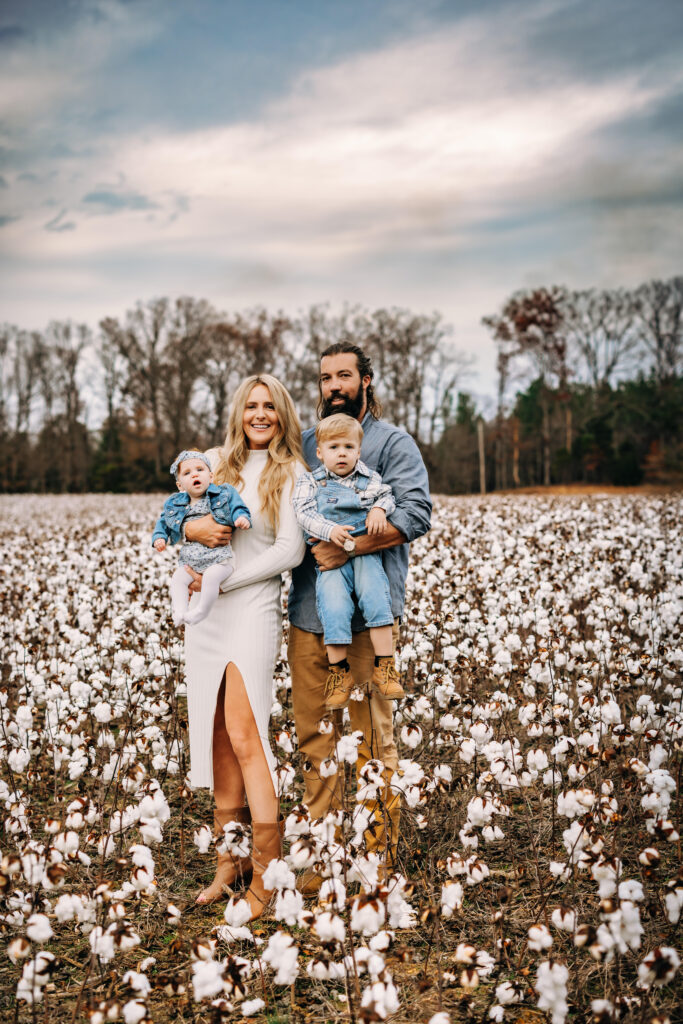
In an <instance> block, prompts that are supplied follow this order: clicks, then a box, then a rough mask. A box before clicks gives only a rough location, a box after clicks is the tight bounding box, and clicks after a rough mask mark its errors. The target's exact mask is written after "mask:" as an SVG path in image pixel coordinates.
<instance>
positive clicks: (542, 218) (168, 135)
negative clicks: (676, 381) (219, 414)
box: [0, 0, 683, 361]
mask: <svg viewBox="0 0 683 1024" xmlns="http://www.w3.org/2000/svg"><path fill="white" fill-rule="evenodd" d="M624 4H626V5H627V6H626V10H627V19H626V20H628V18H629V17H630V18H632V24H633V25H636V26H639V27H640V29H642V31H640V34H639V35H638V36H634V38H633V39H632V40H631V43H630V45H627V41H628V38H629V36H628V31H627V28H625V27H624V26H623V25H622V24H621V23H620V24H619V25H618V26H617V27H615V26H614V25H612V24H611V22H610V17H609V16H608V14H607V13H606V11H605V10H604V9H606V8H609V11H610V12H611V16H612V18H613V19H614V18H616V19H617V20H618V19H619V13H620V6H619V3H607V2H606V3H605V4H604V5H599V11H598V10H597V8H596V10H595V11H593V12H592V13H591V10H592V8H591V5H589V4H587V3H585V2H584V0H571V2H565V0H530V2H519V0H517V2H506V3H505V4H500V5H497V6H496V7H495V10H494V11H492V8H491V5H490V4H488V5H487V4H482V5H479V6H477V5H470V7H471V8H474V7H476V10H474V13H471V14H469V15H467V16H459V17H458V18H457V19H455V20H454V19H453V18H451V19H445V20H444V21H443V22H442V23H441V24H439V25H438V27H436V28H435V27H434V23H433V21H432V22H430V21H429V19H428V18H427V19H425V23H424V25H422V26H421V28H420V31H419V32H417V31H415V32H412V33H411V34H407V33H406V34H404V36H403V37H402V38H398V37H396V38H394V39H393V40H392V41H391V42H390V43H386V42H384V43H383V44H382V45H372V46H370V45H367V44H366V48H365V49H364V50H359V51H357V52H354V53H347V54H345V55H344V56H343V57H338V58H336V59H334V60H333V61H330V62H329V63H327V64H326V65H325V66H318V67H310V66H309V67H305V68H301V70H300V71H299V73H298V74H297V75H295V76H294V77H293V78H292V79H291V81H290V83H289V86H288V87H287V88H286V89H283V90H282V91H281V92H280V93H279V94H278V95H277V96H276V97H275V98H271V99H270V100H269V101H268V102H262V103H261V104H260V106H258V105H256V106H255V105H253V104H252V106H251V107H250V108H249V115H248V116H244V117H243V118H242V119H241V120H235V118H234V106H233V105H231V104H230V103H227V102H226V112H224V116H223V117H222V118H221V119H220V120H217V119H216V118H214V120H213V121H212V123H210V124H209V125H208V126H207V124H206V122H205V121H202V126H201V127H192V128H187V127H182V126H181V127H177V123H176V122H172V121H171V120H169V119H168V118H165V117H164V116H162V115H161V114H159V116H158V117H155V118H151V119H149V120H148V121H147V122H146V123H144V124H143V125H141V126H140V127H139V128H138V127H136V128H135V129H134V130H130V124H132V123H134V122H132V121H131V122H126V121H125V118H123V119H122V118H121V117H120V116H119V114H117V102H118V100H119V90H118V89H117V88H116V84H117V83H116V79H111V78H108V77H107V73H108V72H107V73H105V72H106V68H107V61H110V62H111V61H113V60H114V56H115V55H116V54H121V55H122V60H125V59H127V57H128V56H129V55H130V54H131V53H132V52H134V50H135V47H136V46H138V45H139V43H140V40H141V39H144V38H146V37H148V38H152V36H151V35H150V33H152V32H153V31H154V29H153V28H151V27H149V26H148V25H147V23H146V22H147V21H150V20H151V15H150V12H151V11H152V10H153V6H149V5H145V6H143V9H142V11H143V13H142V16H141V19H140V20H141V28H140V34H139V35H136V32H137V27H136V25H135V24H134V19H133V20H131V19H130V18H129V17H128V15H129V12H130V11H132V10H133V9H134V7H135V5H132V6H131V7H130V8H128V7H127V6H126V5H123V4H121V3H114V4H113V6H112V9H113V10H115V11H116V12H117V15H116V16H117V18H120V21H119V22H116V21H114V22H112V21H111V15H110V13H109V8H108V5H106V4H105V5H104V7H103V11H104V13H102V12H100V13H101V16H102V17H104V18H108V19H109V20H108V21H106V22H105V23H98V24H97V25H96V24H95V21H93V20H92V19H91V21H90V22H88V25H87V26H86V28H84V27H83V26H80V27H79V28H78V29H77V30H75V32H74V37H73V39H72V37H71V36H70V37H69V39H68V40H67V41H66V42H63V45H62V56H61V58H60V60H59V61H58V60H56V59H55V61H54V62H53V63H50V61H49V60H48V61H47V62H46V66H45V68H44V71H45V74H46V75H47V78H48V80H50V76H51V75H54V76H57V77H59V76H60V75H61V76H65V78H64V80H63V81H62V80H61V79H60V81H61V85H60V88H59V89H57V92H56V98H55V100H54V105H53V106H52V107H50V105H49V103H48V102H47V100H48V98H47V97H46V95H44V93H41V96H43V99H41V101H40V102H41V103H42V102H45V103H46V104H47V105H46V106H44V107H42V108H40V110H42V113H41V114H40V116H39V117H38V122H39V125H40V129H41V130H40V131H38V129H36V131H35V132H34V133H33V134H32V135H31V138H32V139H33V141H34V142H35V144H36V145H38V141H36V140H38V139H39V137H40V145H42V146H43V149H42V150H41V154H42V156H41V159H37V160H35V161H30V162H29V161H28V160H27V159H26V158H25V156H23V157H22V158H21V159H22V161H23V163H22V166H21V168H20V169H21V170H24V169H30V170H29V173H32V174H35V175H36V176H37V177H40V178H41V179H42V181H41V182H31V181H29V180H26V179H24V180H23V181H21V182H16V183H14V182H13V192H12V197H13V200H14V198H15V195H16V196H17V205H16V206H15V209H16V210H17V211H18V212H20V213H21V216H22V225H21V231H19V230H18V229H17V230H16V231H14V233H13V234H12V244H13V247H14V248H13V250H12V252H13V255H14V257H15V259H17V260H18V261H19V265H20V266H21V267H22V268H28V267H30V266H34V267H36V273H37V272H38V268H40V270H41V272H43V273H45V274H49V269H48V268H49V267H50V265H51V261H52V264H53V265H54V266H55V267H58V268H59V271H60V274H61V275H63V276H62V277H61V278H60V280H61V281H62V282H63V290H62V292H61V293H60V294H59V295H58V296H57V295H55V297H54V301H55V302H59V303H60V308H62V306H63V305H65V304H66V303H67V301H68V300H69V296H72V301H73V302H74V303H77V304H79V306H78V308H74V309H73V312H72V315H75V316H79V317H80V316H83V315H85V313H84V312H82V309H83V304H86V307H87V308H88V309H93V310H94V316H95V318H96V317H97V316H99V315H102V314H103V313H106V312H111V311H112V309H111V307H109V309H108V308H107V304H108V303H111V302H114V301H115V302H117V303H118V302H120V303H127V304H130V303H132V302H133V301H134V300H135V299H137V298H144V297H145V295H144V290H146V291H147V294H154V293H158V294H164V293H169V292H170V293H176V294H178V293H190V294H192V293H193V294H197V295H207V296H208V297H210V298H212V299H213V300H214V301H216V302H217V303H218V304H219V305H221V306H224V305H225V304H226V303H228V304H232V305H238V306H243V305H246V304H249V303H252V302H257V301H262V302H267V303H270V304H273V305H277V306H285V307H286V308H288V309H290V310H292V309H295V308H296V307H297V306H303V305H306V304H308V303H309V302H311V301H320V300H326V299H330V300H331V301H332V302H342V301H343V300H344V299H350V300H351V301H356V300H357V301H360V302H364V303H365V304H367V305H370V306H377V305H391V304H405V305H410V306H412V307H413V308H415V309H416V310H419V311H424V312H429V311H430V310H432V309H434V308H437V309H441V310H443V312H444V313H445V315H446V316H447V318H448V319H449V320H451V321H452V322H454V324H455V326H456V331H457V337H458V339H459V341H460V343H461V344H464V346H465V347H469V348H471V349H475V348H477V349H479V350H480V351H482V352H484V350H485V347H486V346H485V345H484V343H483V341H482V339H483V338H484V337H485V335H484V332H483V331H482V329H481V327H480V325H479V319H480V317H481V315H482V314H485V313H490V312H493V311H494V310H495V309H496V308H497V307H498V306H499V305H500V304H501V303H502V301H503V300H504V299H505V297H506V295H507V294H509V293H510V292H511V291H512V290H514V289H515V288H518V287H521V286H525V285H527V284H539V283H552V282H554V281H564V282H566V283H568V284H572V285H577V286H583V285H589V284H594V283H595V284H598V283H604V284H618V283H624V284H627V283H635V282H636V281H637V280H638V278H639V276H642V277H645V276H649V275H650V274H661V275H662V276H666V274H667V273H670V272H673V271H672V269H669V270H667V268H669V267H670V266H671V264H672V261H673V263H674V264H675V262H676V259H678V261H679V262H680V255H681V243H680V210H681V192H680V184H679V183H680V180H681V173H682V172H683V146H682V144H681V140H680V138H679V133H678V130H677V120H676V116H675V114H676V100H675V98H676V97H678V96H679V95H680V94H681V92H682V91H683V72H682V70H681V69H683V61H680V60H679V61H676V60H674V59H673V56H672V55H673V52H674V47H675V46H678V49H679V52H680V49H681V47H680V43H679V42H678V43H676V42H674V41H673V33H669V34H668V35H667V43H666V48H665V49H666V53H667V57H666V59H664V60H658V59H657V55H656V50H655V47H654V43H653V39H654V36H655V35H656V32H655V31H654V30H652V31H650V30H648V29H646V28H645V27H643V19H644V18H646V16H645V15H644V14H641V13H636V8H635V6H634V4H633V3H632V0H624ZM594 6H595V5H594ZM437 7H438V4H437V5H435V6H434V8H433V9H436V8H437ZM462 9H463V5H459V8H458V10H459V11H460V10H462ZM658 10H659V7H657V11H658ZM584 15H585V25H586V26H587V27H588V29H590V32H591V33H592V38H590V39H587V38H586V39H584V37H583V36H582V35H581V33H580V31H579V30H577V32H576V33H575V37H574V42H573V44H572V48H571V49H572V52H571V53H569V52H567V49H568V48H567V46H566V44H565V43H564V42H563V36H562V33H563V32H564V29H565V26H566V23H567V20H571V19H576V21H577V24H580V23H581V19H582V17H584ZM658 17H659V14H658V13H656V12H655V14H653V15H652V20H653V21H655V22H656V21H657V18H658ZM660 21H661V19H660ZM103 24H104V25H105V26H107V27H111V34H112V35H113V36H114V37H115V39H114V43H113V44H112V45H111V47H109V44H107V43H105V42H103V41H102V40H99V41H98V42H97V44H96V45H95V46H94V51H95V57H94V58H93V59H92V60H91V59H90V56H88V58H87V61H86V66H85V68H84V69H83V68H80V67H78V68H77V70H75V71H74V70H73V69H72V68H71V67H70V64H69V61H73V57H74V50H75V47H76V45H78V46H79V47H82V46H83V45H84V40H88V39H90V37H91V36H92V37H94V36H95V35H96V34H98V33H100V34H101V33H102V31H103ZM667 24H668V22H667V23H666V24H665V22H664V21H661V24H660V25H659V29H658V31H660V32H663V31H664V28H665V27H666V25H667ZM96 29H97V31H96ZM117 33H118V34H117ZM653 33H654V35H653ZM641 36H642V43H641ZM74 40H75V42H74ZM611 40H615V41H616V45H614V46H611ZM184 44H186V51H185V52H186V58H187V60H188V61H190V62H192V61H193V60H194V61H196V60H198V59H200V58H199V57H198V55H197V52H196V50H195V49H193V39H192V38H191V37H190V36H187V37H186V38H184ZM600 50H602V51H604V52H605V54H607V55H608V56H606V58H605V62H604V66H601V65H600V63H599V61H598V60H597V54H598V53H599V52H600ZM65 55H66V56H65ZM103 57H104V62H103V64H104V70H103V65H98V63H97V61H98V60H101V59H102V58H103ZM141 59H142V58H141ZM144 59H145V60H146V59H147V55H146V53H145V57H144ZM273 59H275V56H274V57H273ZM65 63H66V67H65V66H64V65H65ZM583 63H585V65H586V68H587V72H586V73H583V72H582V64H583ZM76 65H77V62H76ZM127 67H128V65H126V68H127ZM39 70H40V75H39V77H41V75H42V69H39ZM34 71H35V67H34ZM2 75H3V72H2V71H0V80H1V78H2ZM97 76H101V79H100V78H98V77H97ZM96 80H97V81H100V85H98V86H97V88H95V85H94V83H95V81H96ZM48 84H49V82H48ZM176 84H177V83H176ZM0 85H1V81H0ZM40 88H41V89H42V90H43V91H44V90H45V89H46V88H47V86H46V85H45V83H44V82H43V81H42V78H41V86H40ZM129 88H130V86H129ZM92 89H95V91H96V92H97V95H98V96H100V97H101V96H102V95H104V94H105V93H107V95H108V102H109V103H110V105H111V111H110V110H103V109H100V107H97V108H96V109H95V108H93V109H90V107H89V105H88V98H89V90H92ZM98 90H99V91H98ZM124 91H125V90H124ZM214 98H215V97H212V98H209V97H208V96H207V109H208V108H210V109H211V111H212V112H213V111H215V110H218V109H219V108H218V106H216V107H214V106H212V105H211V104H212V102H213V99H214ZM0 102H1V100H0ZM166 105H167V106H168V103H167V104H166ZM39 107H40V105H39ZM37 109H38V108H37ZM64 110H68V111H69V113H70V115H71V113H73V114H74V116H73V117H72V116H69V117H68V118H67V117H65V116H64V113H63V112H64ZM227 111H229V112H227ZM76 115H78V116H76ZM47 119H49V121H50V126H49V130H48V128H46V122H47ZM186 120H187V119H186ZM74 125H75V126H76V127H74ZM43 129H45V131H46V135H45V136H43V135H42V134H41V132H42V130H43ZM29 141H30V140H29ZM31 144H33V142H31ZM57 146H59V147H60V148H59V149H57ZM16 152H18V151H15V153H16ZM17 159H19V157H18V156H17ZM50 170H52V171H53V172H54V177H53V178H51V180H50V191H49V193H47V194H49V195H50V196H51V197H54V198H55V201H56V203H57V204H58V205H56V206H55V209H59V210H60V213H59V214H58V216H57V217H54V218H52V220H51V221H48V222H47V224H45V223H44V217H45V216H46V213H45V209H44V207H42V209H41V203H43V202H44V199H45V195H46V190H45V180H46V177H45V176H46V175H47V174H48V173H49V172H50ZM112 182H114V183H115V184H112ZM114 213H115V214H116V216H115V217H114V216H111V217H109V219H108V222H107V230H106V232H103V231H102V223H101V220H100V216H102V215H105V214H114ZM141 214H143V215H142V216H141ZM76 220H77V221H78V230H77V231H76V230H74V229H75V227H76ZM46 231H47V232H49V235H46V233H45V232H46ZM86 268H87V273H86ZM639 268H640V269H639ZM17 273H18V272H17ZM22 273H25V274H26V275H27V276H26V280H28V274H29V270H28V269H26V270H25V271H24V270H22ZM83 274H85V275H86V276H87V278H88V281H89V282H92V287H89V288H88V290H87V295H86V294H84V292H83V289H82V288H81V284H82V276H83ZM14 280H15V281H16V279H14ZM55 280H56V279H55ZM141 282H144V289H143V288H142V286H141ZM12 287H13V286H12V285H11V284H10V285H8V286H7V292H8V294H19V292H20V289H19V288H15V289H14V292H12V291H11V289H12ZM27 291H28V288H27ZM44 301H45V302H47V297H46V298H45V300H44ZM48 315H51V313H50V314H48ZM60 315H61V314H60ZM489 348H490V350H491V352H492V346H491V345H490V344H489ZM486 351H488V349H486ZM489 354H490V353H489ZM485 358H488V356H486V355H485ZM490 361H491V360H490Z"/></svg>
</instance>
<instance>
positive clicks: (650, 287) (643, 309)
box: [634, 277, 683, 383]
mask: <svg viewBox="0 0 683 1024" xmlns="http://www.w3.org/2000/svg"><path fill="white" fill-rule="evenodd" d="M634 299H635V304H636V309H637V312H638V316H639V319H640V325H641V328H642V338H643V343H644V345H645V347H646V348H647V350H648V351H649V352H650V353H651V355H652V356H653V358H654V371H655V377H656V379H657V380H658V381H659V382H660V383H661V382H663V381H666V380H670V379H671V378H673V377H675V376H676V375H677V374H678V372H679V371H680V369H681V365H682V363H683V277H671V278H669V280H667V281H650V282H648V283H647V284H643V285H641V286H640V288H637V289H636V291H635V294H634Z"/></svg>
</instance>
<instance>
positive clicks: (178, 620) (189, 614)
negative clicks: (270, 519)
mask: <svg viewBox="0 0 683 1024" xmlns="http://www.w3.org/2000/svg"><path fill="white" fill-rule="evenodd" d="M171 473H172V474H173V475H174V476H175V480H176V486H177V488H178V490H179V492H180V493H179V494H173V495H171V497H170V498H167V499H166V501H165V502H164V508H163V511H162V513H161V515H160V516H159V519H158V520H157V524H156V526H155V527H154V533H153V534H152V544H153V545H154V547H155V548H156V550H157V551H163V550H164V549H165V547H166V543H167V541H168V542H170V543H171V544H177V543H178V541H180V540H181V538H182V527H183V525H184V524H185V523H186V522H187V521H188V520H189V519H198V518H199V517H200V516H205V515H207V514H210V515H212V516H213V518H214V519H215V520H216V522H217V523H220V524H221V525H222V526H237V527H238V528H239V529H240V530H248V529H249V527H250V526H251V514H250V512H249V509H248V508H247V506H246V505H245V504H244V502H243V501H242V498H241V496H240V494H239V492H238V491H236V490H235V488H234V487H230V486H229V484H220V485H217V484H214V483H212V482H211V481H212V479H213V474H212V472H211V463H210V462H209V459H208V457H207V456H206V455H204V453H203V452H199V451H194V450H190V451H188V450H184V451H182V452H181V453H180V455H179V456H178V458H177V459H176V460H175V462H174V463H173V465H172V466H171ZM186 566H189V567H190V568H192V569H194V571H195V572H198V573H201V574H202V589H201V592H200V600H199V604H198V605H197V607H196V608H193V609H192V611H188V605H189V600H190V594H189V589H188V587H189V585H190V576H189V573H188V571H187V569H186V568H185V567H186ZM232 573H233V566H232V547H231V546H230V544H227V545H225V546H223V547H217V548H208V547H206V545H204V544H200V543H199V542H198V541H186V542H185V543H184V544H183V546H182V548H181V549H180V557H179V558H178V568H177V569H176V571H175V572H174V573H173V576H172V577H171V612H172V615H173V623H174V625H176V626H180V625H182V623H183V622H184V623H187V624H188V625H194V624H195V623H197V622H201V620H202V619H204V618H206V616H207V615H208V614H209V611H210V610H211V607H212V605H213V603H214V601H215V600H216V598H217V597H218V590H219V587H220V585H221V583H223V582H224V581H225V580H227V579H228V577H229V576H231V575H232Z"/></svg>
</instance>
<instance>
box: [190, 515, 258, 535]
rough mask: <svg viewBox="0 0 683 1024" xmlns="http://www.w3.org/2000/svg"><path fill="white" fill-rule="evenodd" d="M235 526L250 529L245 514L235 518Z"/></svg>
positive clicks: (239, 528) (240, 528)
mask: <svg viewBox="0 0 683 1024" xmlns="http://www.w3.org/2000/svg"><path fill="white" fill-rule="evenodd" d="M235 526H236V527H237V529H238V530H250V529H251V523H250V522H249V520H248V519H247V517H246V516H238V517H237V519H236V520H235ZM186 532H187V531H186Z"/></svg>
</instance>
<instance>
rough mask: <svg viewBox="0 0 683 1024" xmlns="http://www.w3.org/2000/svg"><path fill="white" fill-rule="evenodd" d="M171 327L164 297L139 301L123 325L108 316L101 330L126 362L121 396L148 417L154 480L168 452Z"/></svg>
mask: <svg viewBox="0 0 683 1024" xmlns="http://www.w3.org/2000/svg"><path fill="white" fill-rule="evenodd" d="M171 328H172V317H171V312H170V303H169V300H168V299H166V298H163V299H152V300H150V301H149V302H146V303H142V302H138V304H137V305H136V307H135V309H133V310H128V312H127V313H126V317H125V320H124V322H123V323H120V322H119V321H118V320H117V319H115V318H114V317H107V318H106V319H104V320H102V321H101V323H100V330H101V332H102V335H103V337H104V338H105V339H106V340H107V342H108V343H109V344H110V345H112V346H113V347H114V349H115V350H116V351H118V352H119V353H120V354H121V355H122V356H123V358H124V359H125V361H126V381H125V385H124V389H123V390H124V395H125V396H126V397H127V398H128V399H130V400H131V401H132V402H133V404H134V406H137V407H139V408H140V409H143V410H145V412H146V413H147V415H149V416H150V418H151V421H152V427H153V430H154V466H155V471H156V475H157V477H161V467H162V463H163V461H164V456H165V454H166V451H167V447H168V442H167V440H166V437H165V430H164V427H165V424H164V406H163V388H164V382H163V372H164V362H165V352H166V347H167V345H168V341H169V333H170V331H171Z"/></svg>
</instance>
